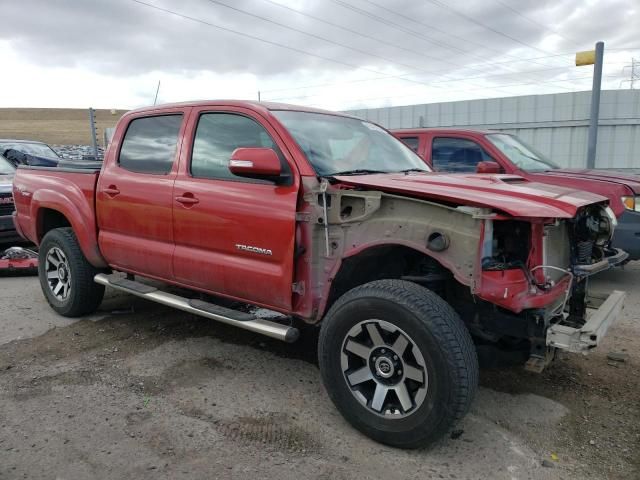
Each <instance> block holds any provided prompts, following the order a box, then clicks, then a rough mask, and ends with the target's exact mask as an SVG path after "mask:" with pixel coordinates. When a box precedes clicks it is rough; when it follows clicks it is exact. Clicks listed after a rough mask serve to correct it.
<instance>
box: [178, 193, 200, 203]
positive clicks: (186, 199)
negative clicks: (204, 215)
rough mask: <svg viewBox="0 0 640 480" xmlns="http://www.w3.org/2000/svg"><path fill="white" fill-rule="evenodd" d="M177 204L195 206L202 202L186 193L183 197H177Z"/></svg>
mask: <svg viewBox="0 0 640 480" xmlns="http://www.w3.org/2000/svg"><path fill="white" fill-rule="evenodd" d="M176 202H178V203H181V204H183V205H195V204H196V203H200V200H198V199H197V198H196V197H194V196H193V194H192V193H185V194H184V195H183V196H181V197H176Z"/></svg>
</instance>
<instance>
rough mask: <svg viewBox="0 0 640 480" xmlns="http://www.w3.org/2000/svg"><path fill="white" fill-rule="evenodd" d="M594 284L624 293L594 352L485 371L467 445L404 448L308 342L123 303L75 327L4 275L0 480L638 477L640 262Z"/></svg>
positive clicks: (34, 285)
mask: <svg viewBox="0 0 640 480" xmlns="http://www.w3.org/2000/svg"><path fill="white" fill-rule="evenodd" d="M595 283H596V284H597V285H596V286H597V287H598V288H599V289H603V290H604V289H608V290H610V289H613V288H618V289H625V290H627V291H628V292H629V298H628V301H627V308H626V309H625V311H624V315H623V318H622V319H621V321H619V322H618V323H617V324H616V325H615V326H614V327H613V328H612V330H610V334H609V337H608V339H607V340H606V342H605V343H604V344H603V345H602V346H601V347H600V348H599V349H598V350H597V351H596V352H593V353H592V354H591V355H590V356H588V357H582V356H569V357H566V358H562V359H560V360H558V361H556V362H555V363H554V365H552V366H551V367H550V368H549V369H548V370H547V371H545V373H543V374H542V375H535V374H530V373H527V372H524V371H523V370H522V369H520V368H511V369H501V370H483V371H482V373H481V388H480V390H479V393H478V396H477V398H476V401H475V403H474V406H473V408H472V412H471V413H470V414H469V415H468V416H467V417H466V418H465V419H464V421H463V422H462V423H461V424H460V425H459V426H458V427H457V428H458V430H457V431H455V432H454V434H452V435H451V437H450V438H446V439H444V440H443V441H441V442H440V443H439V444H437V445H436V446H435V447H433V448H431V449H429V450H419V451H402V450H396V449H393V448H389V447H386V446H383V445H379V444H377V443H374V442H372V441H370V440H369V439H367V438H366V437H364V436H362V435H361V434H359V433H358V432H356V431H354V430H353V429H352V428H351V427H350V426H349V425H348V424H347V423H346V422H345V421H344V420H343V419H342V417H341V416H340V415H339V414H338V413H337V412H336V410H335V409H334V408H333V406H332V404H331V403H330V401H329V399H328V397H327V395H326V393H325V392H324V390H323V388H322V385H321V384H320V376H319V372H318V368H317V365H316V359H315V342H316V338H315V335H314V331H313V330H311V331H308V332H305V334H304V336H303V338H302V340H301V341H300V342H298V343H297V344H293V345H286V344H282V343H279V342H277V341H275V340H274V341H272V340H270V339H268V338H264V337H261V336H257V335H254V334H250V333H247V332H243V331H239V330H236V329H233V328H231V327H226V326H224V325H219V324H216V323H213V322H209V321H206V320H202V319H198V318H196V317H194V316H191V315H188V314H185V313H182V312H178V311H172V310H169V309H166V308H164V307H161V306H158V305H155V304H152V303H148V302H145V301H143V300H141V299H136V298H135V297H131V296H128V295H123V294H114V293H110V294H108V296H107V299H106V300H105V302H104V303H103V305H102V307H101V310H100V311H99V312H98V313H97V314H95V315H92V316H90V317H86V318H83V319H81V320H69V319H65V318H62V317H59V316H57V315H55V314H54V313H52V311H51V310H50V309H49V308H48V306H47V305H46V302H45V301H44V299H43V297H42V294H41V292H40V287H39V285H38V282H37V279H36V278H34V277H27V278H0V286H1V287H2V288H1V289H0V302H1V303H0V305H2V308H1V309H0V406H1V408H0V479H2V480H10V479H18V478H29V479H39V478H42V479H60V480H62V479H65V480H66V479H88V478H91V479H102V478H104V479H107V478H108V479H113V478H136V479H147V478H149V479H154V480H157V479H165V478H166V479H181V478H221V479H244V478H274V479H279V480H280V479H283V480H286V479H300V478H306V479H365V478H372V479H374V478H376V479H377V478H395V479H398V478H416V479H418V478H420V479H425V478H427V479H431V478H447V479H449V478H457V479H487V478H491V479H567V480H570V479H600V478H609V479H638V478H640V469H639V467H640V455H639V452H640V379H639V376H638V365H640V349H639V348H638V346H640V323H639V322H638V320H639V319H640V265H639V264H635V265H630V266H628V267H627V268H625V269H624V270H616V271H613V272H606V273H605V274H603V275H601V276H600V278H599V279H598V281H597V282H595ZM614 350H615V351H621V352H625V353H627V354H628V359H627V361H626V362H622V363H619V362H615V363H614V362H610V361H608V360H607V353H608V352H610V351H614ZM610 363H611V365H610Z"/></svg>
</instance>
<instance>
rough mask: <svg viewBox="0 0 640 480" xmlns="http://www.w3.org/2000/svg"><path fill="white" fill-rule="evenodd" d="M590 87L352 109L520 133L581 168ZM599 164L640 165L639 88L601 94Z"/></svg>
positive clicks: (398, 124) (415, 123) (375, 117)
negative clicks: (519, 95) (582, 89)
mask: <svg viewBox="0 0 640 480" xmlns="http://www.w3.org/2000/svg"><path fill="white" fill-rule="evenodd" d="M590 102H591V92H575V93H558V94H552V95H527V96H523V97H508V98H490V99H484V100H468V101H463V102H448V103H429V104H423V105H409V106H405V107H386V108H372V109H364V110H351V111H349V112H348V113H350V114H352V115H356V116H358V117H361V118H365V119H367V120H371V121H373V122H376V123H379V124H381V125H383V126H384V127H387V128H411V127H474V128H484V129H492V130H500V131H504V132H509V133H513V134H516V135H518V136H520V137H521V138H523V139H524V140H525V141H526V142H528V143H530V144H532V145H533V146H535V147H536V148H537V149H538V150H540V151H541V152H543V153H545V154H547V155H548V156H549V157H551V158H552V159H553V160H555V161H556V162H557V163H559V164H561V165H563V166H568V167H583V166H584V165H585V162H586V155H587V130H588V125H589V108H590ZM596 166H597V167H598V168H635V169H637V168H640V90H606V91H603V92H602V96H601V99H600V128H599V130H598V150H597V154H596Z"/></svg>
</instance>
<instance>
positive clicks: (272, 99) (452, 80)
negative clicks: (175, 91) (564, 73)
mask: <svg viewBox="0 0 640 480" xmlns="http://www.w3.org/2000/svg"><path fill="white" fill-rule="evenodd" d="M568 68H571V67H552V68H541V69H538V70H525V71H521V72H504V73H496V74H493V75H478V76H475V77H463V78H451V79H446V80H438V81H435V82H429V83H428V86H431V87H433V86H437V85H438V84H441V83H445V84H447V85H448V84H450V83H455V82H466V81H468V80H485V79H487V78H493V77H507V76H512V75H526V74H532V73H542V72H550V71H553V70H566V69H568ZM373 80H376V79H373ZM367 81H372V79H368V80H367V79H364V80H353V81H352V82H350V83H357V82H367ZM343 83H346V82H343ZM336 85H339V84H338V83H327V84H324V85H322V86H326V87H333V86H336ZM299 88H303V87H296V88H293V89H282V90H297V89H299ZM265 91H266V92H273V91H278V90H262V93H264V92H265ZM314 96H316V95H299V96H295V97H280V98H271V99H270V100H271V101H277V100H282V99H285V98H286V99H296V98H309V97H314Z"/></svg>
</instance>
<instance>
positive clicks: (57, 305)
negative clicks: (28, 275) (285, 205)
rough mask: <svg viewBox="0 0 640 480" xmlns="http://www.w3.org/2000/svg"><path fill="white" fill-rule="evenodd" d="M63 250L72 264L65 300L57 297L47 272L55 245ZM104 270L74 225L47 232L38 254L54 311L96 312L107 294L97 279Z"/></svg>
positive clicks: (75, 314)
mask: <svg viewBox="0 0 640 480" xmlns="http://www.w3.org/2000/svg"><path fill="white" fill-rule="evenodd" d="M53 248H57V249H59V250H61V251H62V252H63V253H64V255H65V257H66V262H67V264H68V272H69V275H70V279H71V282H72V283H71V288H70V291H69V295H68V297H67V298H65V299H64V300H60V299H58V298H56V296H55V295H54V293H53V291H52V290H51V288H50V286H49V282H48V280H47V272H46V267H45V265H46V261H47V255H48V254H49V252H50V251H51V250H52V249H53ZM98 273H100V270H98V269H97V268H95V267H94V266H93V265H91V264H90V263H89V262H88V261H87V259H86V258H85V256H84V254H83V253H82V250H81V249H80V245H78V240H77V239H76V236H75V234H74V233H73V229H71V228H69V227H65V228H55V229H53V230H50V231H49V232H47V234H46V235H45V236H44V238H43V239H42V242H41V244H40V251H39V255H38V277H39V279H40V286H41V288H42V292H43V293H44V296H45V298H46V299H47V302H49V305H51V308H53V310H54V311H56V312H57V313H59V314H60V315H62V316H65V317H80V316H82V315H88V314H90V313H93V312H95V311H96V310H97V309H98V307H99V306H100V303H101V302H102V298H103V296H104V285H99V284H97V283H95V282H94V281H93V277H94V276H95V275H96V274H98Z"/></svg>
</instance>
